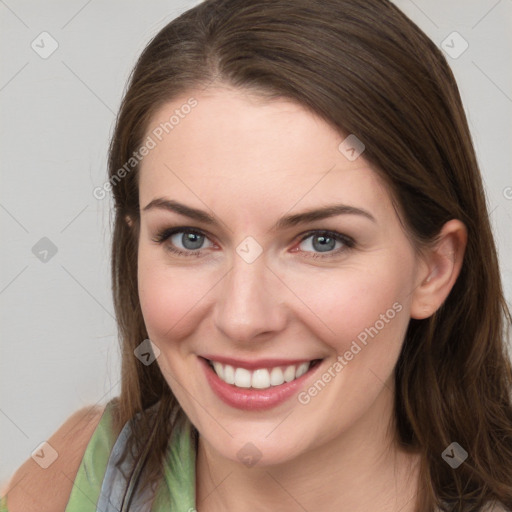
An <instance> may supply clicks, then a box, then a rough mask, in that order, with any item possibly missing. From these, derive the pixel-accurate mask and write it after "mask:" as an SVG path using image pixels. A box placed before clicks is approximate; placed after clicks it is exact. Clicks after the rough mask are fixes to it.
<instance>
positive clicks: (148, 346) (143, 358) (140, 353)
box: [133, 339, 160, 366]
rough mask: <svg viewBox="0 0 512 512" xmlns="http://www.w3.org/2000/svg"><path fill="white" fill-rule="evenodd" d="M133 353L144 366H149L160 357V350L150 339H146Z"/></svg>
mask: <svg viewBox="0 0 512 512" xmlns="http://www.w3.org/2000/svg"><path fill="white" fill-rule="evenodd" d="M133 353H134V354H135V357H136V358H137V359H138V360H139V361H140V362H141V363H142V364H144V365H146V366H149V365H150V364H151V363H153V362H154V361H155V359H157V358H158V356H159V355H160V349H159V348H158V347H157V346H156V345H155V344H154V343H153V342H152V341H151V340H150V339H146V340H144V341H143V342H142V343H141V344H140V345H138V346H137V348H136V349H135V350H134V351H133Z"/></svg>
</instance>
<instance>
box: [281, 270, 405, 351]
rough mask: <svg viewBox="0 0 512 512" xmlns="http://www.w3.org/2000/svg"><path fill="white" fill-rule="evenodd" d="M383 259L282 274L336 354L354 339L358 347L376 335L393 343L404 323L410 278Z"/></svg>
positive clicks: (394, 343)
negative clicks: (321, 270)
mask: <svg viewBox="0 0 512 512" xmlns="http://www.w3.org/2000/svg"><path fill="white" fill-rule="evenodd" d="M385 263H386V262H382V261H381V262H380V264H376V265H374V266H373V268H372V267H369V266H366V265H365V266H361V267H351V268H342V269H339V270H333V269H330V270H329V271H328V273H327V272H326V273H318V274H317V275H316V276H315V277H313V276H312V275H305V274H304V273H297V274H296V275H289V276H288V280H289V283H288V284H289V285H290V288H291V289H292V290H293V291H294V293H295V294H296V295H297V297H299V298H300V299H302V301H303V303H304V304H305V305H306V306H307V310H308V311H307V312H306V313H305V314H304V315H308V317H309V318H310V319H311V320H310V321H309V322H308V324H309V325H310V328H312V329H313V330H314V331H315V334H316V337H318V338H319V339H321V340H323V341H324V342H325V343H327V344H328V345H330V346H331V348H332V349H334V351H336V353H337V354H343V353H344V352H346V351H347V350H350V348H351V345H352V342H353V341H354V340H358V342H359V345H361V347H364V346H366V345H365V342H366V343H367V344H368V342H369V341H370V340H373V339H375V340H376V339H378V340H379V341H380V340H382V343H381V346H384V345H386V346H387V348H386V349H389V348H390V345H392V346H393V347H394V346H397V347H398V348H399V346H400V342H401V340H402V338H403V333H404V332H405V331H404V329H405V327H406V326H407V324H408V315H407V310H408V300H409V295H410V294H409V288H408V286H409V282H410V278H409V275H408V272H407V269H405V268H404V267H403V266H398V265H396V266H394V265H392V264H385ZM303 309H304V308H303ZM304 315H303V318H305V316H304Z"/></svg>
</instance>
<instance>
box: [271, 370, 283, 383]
mask: <svg viewBox="0 0 512 512" xmlns="http://www.w3.org/2000/svg"><path fill="white" fill-rule="evenodd" d="M283 382H284V375H283V370H281V368H279V367H276V368H272V371H271V372H270V384H272V386H280V385H281V384H282V383H283Z"/></svg>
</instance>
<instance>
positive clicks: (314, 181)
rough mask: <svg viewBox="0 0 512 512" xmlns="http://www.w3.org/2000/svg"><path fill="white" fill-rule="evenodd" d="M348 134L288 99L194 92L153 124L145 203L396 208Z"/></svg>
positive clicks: (144, 171)
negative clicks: (344, 147) (350, 152)
mask: <svg viewBox="0 0 512 512" xmlns="http://www.w3.org/2000/svg"><path fill="white" fill-rule="evenodd" d="M191 98H192V99H193V100H192V101H191ZM187 105H188V106H187ZM190 105H194V106H193V107H189V106H190ZM348 135H349V134H343V133H341V132H340V131H339V130H336V129H335V128H334V127H332V126H331V125H330V124H328V123H327V122H325V121H324V120H323V119H321V118H320V117H318V116H316V115H315V114H313V113H311V112H310V111H309V110H307V109H306V108H304V107H303V106H301V105H300V104H297V103H295V102H293V101H290V100H287V99H274V100H271V101H269V100H265V99H263V98H260V97H257V96H254V95H250V94H248V93H245V92H243V91H240V90H234V89H227V88H226V89H224V88H218V89H210V90H208V92H207V93H204V92H200V91H191V92H190V93H188V94H185V95H182V96H180V97H177V98H175V99H174V100H172V101H170V102H169V103H167V104H165V105H164V106H162V107H161V108H160V109H159V110H158V111H157V112H156V114H155V115H154V117H153V119H152V120H151V122H150V123H149V126H148V129H147V133H146V137H151V138H152V139H153V141H154V143H155V147H154V148H153V149H151V151H150V152H149V154H148V155H147V156H145V157H144V159H143V160H142V162H141V166H140V180H139V183H140V202H141V207H143V206H144V205H146V204H147V203H149V202H150V201H151V200H152V199H154V198H155V197H162V196H167V197H172V198H178V197H179V198H180V199H184V198H187V199H190V202H193V203H194V205H195V206H198V207H204V204H203V205H201V201H204V202H205V203H206V204H208V205H209V206H210V207H212V208H213V206H214V205H217V206H218V205H219V204H220V203H222V204H225V203H226V202H227V203H229V204H231V205H233V207H234V206H235V205H236V204H237V203H238V202H240V203H241V202H243V205H244V211H249V212H250V211H253V210H251V208H256V209H259V210H260V211H261V209H262V208H264V207H268V208H270V209H272V207H273V205H279V211H281V210H283V209H289V208H291V207H292V206H293V204H295V203H297V202H299V201H300V206H301V207H303V208H307V207H308V206H318V204H319V203H330V202H334V201H337V202H340V201H346V202H347V203H348V204H350V202H354V201H359V202H361V201H362V202H364V203H365V204H366V205H369V204H372V203H373V205H374V207H375V208H377V209H379V208H380V209H382V208H387V207H389V206H390V201H389V199H390V198H389V194H388V192H387V190H386V187H385V186H384V184H383V182H382V180H381V179H380V178H379V176H378V174H377V173H376V172H375V171H374V170H373V169H372V167H371V166H370V165H369V163H368V162H367V161H366V160H365V159H364V156H363V155H364V154H363V155H362V156H359V158H357V159H355V160H353V161H352V160H350V159H348V158H347V157H346V155H345V154H344V153H343V152H342V151H340V149H339V146H340V143H341V142H342V141H343V140H344V139H345V138H346V137H347V136H348Z"/></svg>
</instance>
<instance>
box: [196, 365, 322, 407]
mask: <svg viewBox="0 0 512 512" xmlns="http://www.w3.org/2000/svg"><path fill="white" fill-rule="evenodd" d="M199 361H200V362H201V365H202V366H203V368H204V371H205V375H206V379H207V380H208V383H209V384H210V386H211V388H212V390H213V392H214V393H215V394H216V395H217V396H218V397H219V398H220V399H221V400H222V401H223V402H225V403H226V404H228V405H230V406H231V407H236V408H237V409H243V410H246V411H261V410H266V409H271V408H272V407H276V406H278V405H279V404H281V403H283V402H284V401H286V400H287V399H288V398H290V397H292V396H293V395H295V394H296V393H297V392H298V391H299V388H301V387H302V385H303V384H304V381H305V380H306V379H308V378H309V377H310V376H311V375H312V374H313V373H315V372H316V370H317V369H318V367H319V366H320V364H321V363H317V364H316V365H315V366H314V367H313V368H310V369H309V370H308V371H307V372H306V373H305V374H304V375H301V376H300V377H299V378H298V379H295V380H292V381H291V382H285V383H284V384H281V385H280V386H271V387H270V388H267V389H254V388H238V387H236V386H233V385H231V384H227V383H226V382H224V381H223V380H221V379H220V378H219V376H218V375H217V374H216V373H215V371H214V370H213V368H212V367H211V366H210V365H209V364H208V362H207V361H206V359H204V358H202V357H200V358H199Z"/></svg>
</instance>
